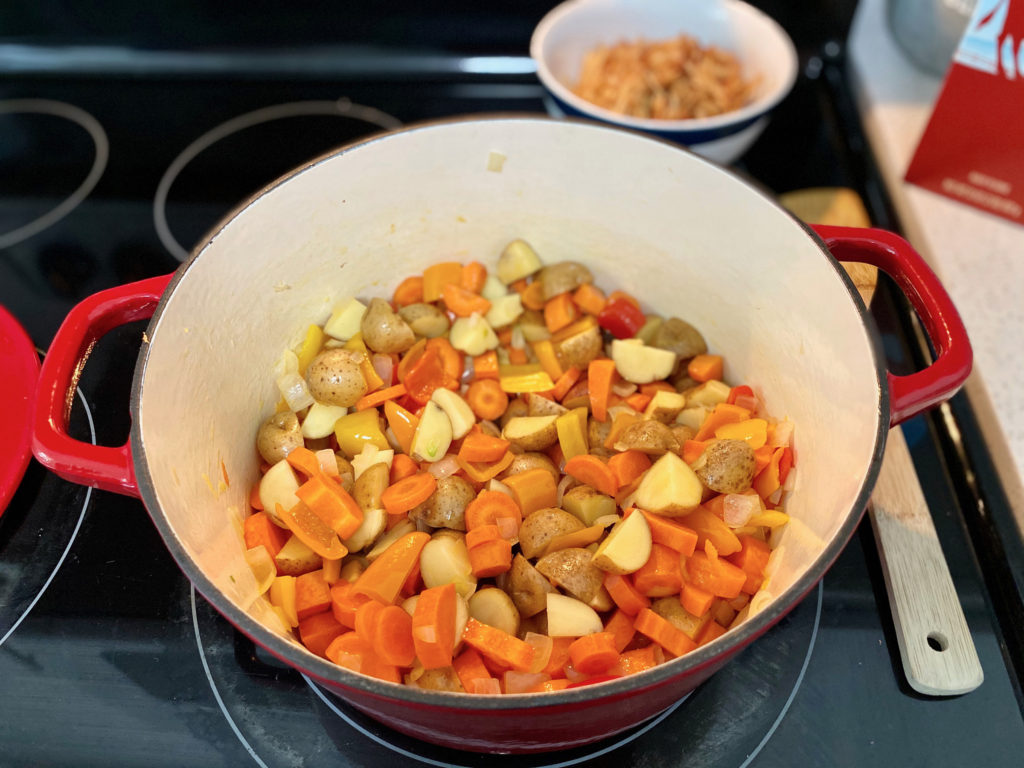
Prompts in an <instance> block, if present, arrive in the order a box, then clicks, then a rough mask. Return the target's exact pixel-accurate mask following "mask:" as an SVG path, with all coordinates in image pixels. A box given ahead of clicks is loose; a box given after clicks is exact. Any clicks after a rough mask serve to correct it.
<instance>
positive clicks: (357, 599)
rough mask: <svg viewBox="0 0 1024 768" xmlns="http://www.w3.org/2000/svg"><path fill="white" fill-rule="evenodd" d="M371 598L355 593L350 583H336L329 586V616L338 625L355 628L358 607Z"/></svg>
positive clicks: (353, 585) (352, 584)
mask: <svg viewBox="0 0 1024 768" xmlns="http://www.w3.org/2000/svg"><path fill="white" fill-rule="evenodd" d="M370 599H371V598H370V597H369V596H368V595H363V594H360V593H358V592H356V591H355V584H354V583H353V582H350V581H337V582H335V583H334V585H333V586H331V614H332V615H333V616H334V618H335V619H337V621H338V623H340V624H342V625H344V626H346V627H348V628H349V629H355V628H356V611H358V610H359V606H360V605H362V604H363V603H365V602H367V601H368V600H370Z"/></svg>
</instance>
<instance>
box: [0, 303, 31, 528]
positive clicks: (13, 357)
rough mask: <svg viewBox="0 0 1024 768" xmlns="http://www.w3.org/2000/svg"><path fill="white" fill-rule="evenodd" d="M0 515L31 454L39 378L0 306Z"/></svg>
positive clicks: (20, 333) (27, 344) (26, 343)
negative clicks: (2, 409) (2, 408)
mask: <svg viewBox="0 0 1024 768" xmlns="http://www.w3.org/2000/svg"><path fill="white" fill-rule="evenodd" d="M0 371H3V375H0V403H4V405H6V406H9V407H10V410H9V411H8V413H7V415H6V416H5V417H4V418H2V419H0V446H3V450H0V515H2V514H3V513H4V510H5V509H7V504H8V502H9V501H10V500H11V497H12V496H13V495H14V491H15V490H16V489H17V487H18V483H20V482H21V478H22V477H23V476H24V474H25V470H26V469H27V468H28V462H29V459H30V458H31V457H32V428H31V427H32V394H33V393H34V392H35V389H36V382H37V380H38V379H39V355H37V354H36V348H35V345H34V344H33V343H32V341H31V340H30V339H29V337H28V336H27V335H26V333H25V330H24V329H23V328H22V327H21V325H20V324H19V323H18V321H17V320H15V319H14V317H13V316H12V315H11V314H10V313H9V312H8V311H7V310H6V309H4V307H3V306H0Z"/></svg>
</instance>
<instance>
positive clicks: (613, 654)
mask: <svg viewBox="0 0 1024 768" xmlns="http://www.w3.org/2000/svg"><path fill="white" fill-rule="evenodd" d="M569 658H570V659H572V666H573V669H575V670H576V671H577V672H579V673H581V674H584V675H597V674H600V673H602V672H605V671H606V670H607V669H608V668H609V667H610V666H612V665H613V664H614V663H615V662H616V661H618V660H619V653H618V651H617V650H615V635H613V634H612V633H611V632H595V633H593V634H590V635H584V636H583V637H579V638H577V639H576V640H574V641H573V643H572V645H570V646H569Z"/></svg>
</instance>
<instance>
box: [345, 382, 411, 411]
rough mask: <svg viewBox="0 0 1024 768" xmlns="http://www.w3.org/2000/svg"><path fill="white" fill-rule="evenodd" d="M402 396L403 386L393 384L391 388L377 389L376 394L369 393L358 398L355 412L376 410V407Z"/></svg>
mask: <svg viewBox="0 0 1024 768" xmlns="http://www.w3.org/2000/svg"><path fill="white" fill-rule="evenodd" d="M404 394H405V385H404V384H395V385H394V386H391V387H385V388H384V389H378V390H377V391H376V392H371V393H370V394H368V395H363V396H362V397H361V398H359V399H358V400H357V401H356V410H357V411H365V410H366V409H367V408H376V407H377V406H378V405H383V404H384V403H386V402H387V401H388V400H397V399H398V398H400V397H401V396H402V395H404Z"/></svg>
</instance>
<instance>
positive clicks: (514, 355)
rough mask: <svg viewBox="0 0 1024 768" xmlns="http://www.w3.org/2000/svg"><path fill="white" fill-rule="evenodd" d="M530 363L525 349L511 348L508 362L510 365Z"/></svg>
mask: <svg viewBox="0 0 1024 768" xmlns="http://www.w3.org/2000/svg"><path fill="white" fill-rule="evenodd" d="M529 361H530V358H529V356H528V355H527V354H526V349H525V348H524V347H509V348H508V362H509V364H510V365H526V364H527V363H528V362H529Z"/></svg>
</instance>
